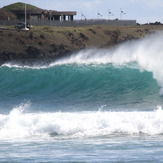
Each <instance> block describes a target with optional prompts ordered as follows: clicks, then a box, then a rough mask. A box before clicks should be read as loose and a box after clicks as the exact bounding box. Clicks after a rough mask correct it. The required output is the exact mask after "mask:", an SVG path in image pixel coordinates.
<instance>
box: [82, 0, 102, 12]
mask: <svg viewBox="0 0 163 163" xmlns="http://www.w3.org/2000/svg"><path fill="white" fill-rule="evenodd" d="M100 3H101V1H100V0H93V1H91V0H90V1H85V2H81V5H82V6H83V7H85V8H86V9H88V10H92V8H94V7H95V8H97V6H98V5H99V4H100Z"/></svg>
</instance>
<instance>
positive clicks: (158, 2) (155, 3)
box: [130, 0, 163, 9]
mask: <svg viewBox="0 0 163 163" xmlns="http://www.w3.org/2000/svg"><path fill="white" fill-rule="evenodd" d="M130 1H131V2H138V3H141V4H142V5H146V6H147V7H150V8H152V9H153V8H160V7H163V2H162V0H130Z"/></svg>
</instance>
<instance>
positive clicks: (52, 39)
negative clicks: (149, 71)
mask: <svg viewBox="0 0 163 163" xmlns="http://www.w3.org/2000/svg"><path fill="white" fill-rule="evenodd" d="M161 30H163V26H162V25H137V26H107V25H93V26H85V27H34V28H33V29H31V30H30V31H16V30H14V29H12V28H11V30H10V29H8V30H4V29H1V28H0V40H1V44H0V65H2V64H3V63H5V62H9V61H15V62H16V61H21V62H28V63H32V62H33V63H34V62H37V61H41V60H47V61H50V60H52V59H53V60H55V59H58V58H60V57H63V56H68V55H71V54H72V53H74V52H77V51H79V50H82V49H87V48H110V47H113V46H115V45H117V44H120V43H123V42H125V41H130V40H136V39H141V38H144V37H146V36H147V35H150V34H153V33H156V32H157V31H161Z"/></svg>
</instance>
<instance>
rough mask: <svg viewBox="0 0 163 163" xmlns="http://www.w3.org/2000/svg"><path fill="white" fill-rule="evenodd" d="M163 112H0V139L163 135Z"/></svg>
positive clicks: (157, 110)
mask: <svg viewBox="0 0 163 163" xmlns="http://www.w3.org/2000/svg"><path fill="white" fill-rule="evenodd" d="M162 117H163V111H162V108H161V107H159V108H158V109H156V110H155V111H151V112H108V111H106V112H105V111H97V112H73V113H71V112H66V113H63V112H56V113H23V112H21V111H20V110H19V109H16V108H15V109H13V110H12V111H11V112H10V114H8V115H0V124H1V127H0V140H4V139H20V138H21V139H35V138H36V137H37V139H45V138H50V137H51V136H52V137H53V136H59V137H65V136H66V137H67V138H72V137H88V136H91V137H96V136H104V135H105V136H111V135H119V136H122V135H126V134H127V135H133V134H136V135H137V134H148V135H158V134H163V118H162Z"/></svg>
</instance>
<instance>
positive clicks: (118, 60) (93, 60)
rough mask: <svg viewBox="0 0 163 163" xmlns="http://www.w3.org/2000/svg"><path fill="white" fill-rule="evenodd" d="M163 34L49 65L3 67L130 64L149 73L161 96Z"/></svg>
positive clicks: (96, 50)
mask: <svg viewBox="0 0 163 163" xmlns="http://www.w3.org/2000/svg"><path fill="white" fill-rule="evenodd" d="M162 42H163V33H162V32H160V33H157V34H154V35H151V36H149V37H146V38H144V39H142V40H137V41H130V42H125V43H123V44H121V45H119V46H116V47H114V48H110V49H86V50H82V51H80V52H78V53H76V54H73V55H71V56H69V57H65V58H62V59H58V60H56V61H54V62H53V63H51V64H49V65H47V64H46V65H43V64H41V65H39V64H36V65H33V66H28V65H23V66H22V64H18V63H6V64H4V65H3V66H7V67H16V68H20V67H23V68H34V69H40V68H50V67H53V66H56V65H64V64H113V65H116V66H123V65H126V64H130V63H132V62H134V63H136V64H137V65H138V68H139V69H140V71H144V70H145V71H150V72H152V73H153V78H154V79H156V80H157V82H158V85H159V86H160V87H161V89H160V95H163V71H162V70H163V64H162V61H163V46H162Z"/></svg>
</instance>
